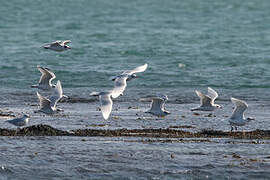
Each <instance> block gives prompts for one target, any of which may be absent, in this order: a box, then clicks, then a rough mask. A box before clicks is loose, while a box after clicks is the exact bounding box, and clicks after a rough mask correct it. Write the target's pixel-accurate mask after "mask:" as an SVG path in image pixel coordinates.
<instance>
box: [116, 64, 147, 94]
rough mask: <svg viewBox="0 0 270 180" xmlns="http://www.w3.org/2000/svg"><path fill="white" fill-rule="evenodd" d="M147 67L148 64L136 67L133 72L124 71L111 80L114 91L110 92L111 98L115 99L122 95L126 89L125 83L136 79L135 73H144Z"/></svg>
mask: <svg viewBox="0 0 270 180" xmlns="http://www.w3.org/2000/svg"><path fill="white" fill-rule="evenodd" d="M147 67H148V64H144V65H142V66H139V67H136V68H135V69H133V70H128V71H124V72H123V73H122V74H120V75H118V76H116V77H114V78H112V81H114V82H115V83H114V89H113V92H112V97H113V98H117V97H118V96H120V95H123V92H124V91H125V89H126V86H127V81H129V80H131V79H133V78H137V75H136V74H135V73H139V72H144V71H145V70H146V69H147Z"/></svg>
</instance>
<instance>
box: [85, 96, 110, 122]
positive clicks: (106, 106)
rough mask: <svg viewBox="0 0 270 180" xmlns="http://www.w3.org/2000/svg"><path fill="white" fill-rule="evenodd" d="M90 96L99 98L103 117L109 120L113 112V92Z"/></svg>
mask: <svg viewBox="0 0 270 180" xmlns="http://www.w3.org/2000/svg"><path fill="white" fill-rule="evenodd" d="M90 96H99V102H100V109H101V113H102V116H103V118H104V119H105V120H107V119H108V118H109V116H110V114H111V111H112V105H113V101H112V99H111V96H112V91H107V92H92V93H90Z"/></svg>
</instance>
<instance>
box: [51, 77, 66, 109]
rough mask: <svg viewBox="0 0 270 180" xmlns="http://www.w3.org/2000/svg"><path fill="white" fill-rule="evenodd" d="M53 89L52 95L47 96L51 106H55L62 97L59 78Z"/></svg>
mask: <svg viewBox="0 0 270 180" xmlns="http://www.w3.org/2000/svg"><path fill="white" fill-rule="evenodd" d="M54 90H55V93H54V95H53V96H51V97H50V98H49V100H50V101H51V106H52V107H56V104H57V102H58V101H59V100H60V99H61V98H62V97H63V89H62V85H61V82H60V81H59V80H58V81H57V83H56V86H55V89H54Z"/></svg>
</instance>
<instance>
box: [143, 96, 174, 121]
mask: <svg viewBox="0 0 270 180" xmlns="http://www.w3.org/2000/svg"><path fill="white" fill-rule="evenodd" d="M167 100H168V97H167V96H166V95H162V96H160V97H154V98H152V103H151V108H150V110H148V111H146V113H150V114H152V115H155V116H158V117H165V116H166V115H168V114H171V113H170V112H168V111H166V110H165V109H164V104H165V101H167Z"/></svg>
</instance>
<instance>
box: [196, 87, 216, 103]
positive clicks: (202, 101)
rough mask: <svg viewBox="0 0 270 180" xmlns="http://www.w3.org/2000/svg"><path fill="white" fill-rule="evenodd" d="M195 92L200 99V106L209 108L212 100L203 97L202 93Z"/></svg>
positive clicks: (205, 96)
mask: <svg viewBox="0 0 270 180" xmlns="http://www.w3.org/2000/svg"><path fill="white" fill-rule="evenodd" d="M195 92H196V94H197V95H198V96H199V98H200V102H201V106H211V101H212V99H211V98H210V97H209V96H207V95H204V94H203V93H201V92H200V91H197V90H196V91H195Z"/></svg>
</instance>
